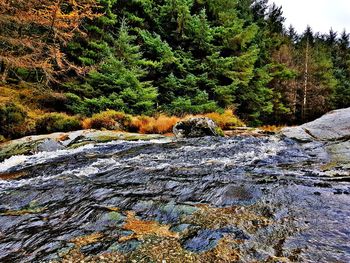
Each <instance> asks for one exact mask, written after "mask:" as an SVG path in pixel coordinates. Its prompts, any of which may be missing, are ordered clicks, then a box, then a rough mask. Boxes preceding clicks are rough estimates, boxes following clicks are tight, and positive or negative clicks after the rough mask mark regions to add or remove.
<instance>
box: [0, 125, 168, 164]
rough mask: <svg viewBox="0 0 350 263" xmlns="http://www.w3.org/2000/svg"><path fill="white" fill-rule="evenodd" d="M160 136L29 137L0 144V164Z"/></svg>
mask: <svg viewBox="0 0 350 263" xmlns="http://www.w3.org/2000/svg"><path fill="white" fill-rule="evenodd" d="M164 138H166V137H165V136H162V135H159V134H137V133H127V132H117V131H98V130H80V131H73V132H67V133H64V132H58V133H52V134H45V135H35V136H27V137H23V138H21V139H17V140H12V141H9V142H5V143H2V144H0V162H1V161H3V160H4V159H7V158H9V157H11V156H14V155H31V154H34V153H36V152H50V151H57V150H63V149H71V148H76V147H79V146H82V145H86V144H93V143H104V142H109V141H115V140H125V141H138V140H145V141H147V140H156V139H164Z"/></svg>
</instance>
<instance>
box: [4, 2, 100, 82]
mask: <svg viewBox="0 0 350 263" xmlns="http://www.w3.org/2000/svg"><path fill="white" fill-rule="evenodd" d="M96 6H97V5H96V1H95V0H79V1H75V0H40V1H38V0H16V1H11V0H1V1H0V28H1V29H2V30H0V40H1V43H2V44H1V46H0V62H2V66H1V67H3V69H2V72H3V73H2V79H3V80H5V79H6V77H7V72H8V70H9V69H11V68H23V69H29V70H40V71H41V72H42V73H43V74H44V76H45V77H46V79H47V80H48V81H49V80H53V75H55V74H58V73H62V72H64V71H66V70H69V69H73V70H75V71H76V72H78V73H79V72H80V73H81V72H82V71H84V70H83V69H82V68H79V67H77V66H76V65H73V64H72V63H70V62H69V61H68V60H67V59H66V58H65V56H64V55H63V52H62V51H61V50H62V48H63V47H64V46H66V44H67V43H68V42H69V41H70V40H71V39H72V38H73V37H74V35H76V34H84V32H82V31H81V30H80V25H81V23H82V21H83V20H84V19H92V18H94V17H96V16H97V15H96V14H94V12H93V9H94V8H95V7H96ZM67 7H68V8H67ZM67 10H69V11H67Z"/></svg>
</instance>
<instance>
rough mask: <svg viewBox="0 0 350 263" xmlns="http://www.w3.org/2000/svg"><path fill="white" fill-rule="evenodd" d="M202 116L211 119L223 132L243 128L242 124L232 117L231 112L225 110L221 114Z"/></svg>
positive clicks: (213, 113) (214, 113) (235, 117)
mask: <svg viewBox="0 0 350 263" xmlns="http://www.w3.org/2000/svg"><path fill="white" fill-rule="evenodd" d="M204 116H205V117H208V118H210V119H212V120H213V121H214V122H215V123H216V124H217V125H218V126H219V127H220V128H221V129H223V130H230V129H233V128H235V127H242V126H245V124H244V122H243V121H241V120H240V119H239V118H238V117H237V116H236V115H234V113H233V111H232V110H225V112H224V113H221V114H220V113H217V112H212V113H207V114H204Z"/></svg>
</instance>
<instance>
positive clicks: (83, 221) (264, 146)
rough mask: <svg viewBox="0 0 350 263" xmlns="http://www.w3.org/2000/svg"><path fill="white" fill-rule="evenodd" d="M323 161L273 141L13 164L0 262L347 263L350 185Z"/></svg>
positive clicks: (85, 153) (143, 148)
mask: <svg viewBox="0 0 350 263" xmlns="http://www.w3.org/2000/svg"><path fill="white" fill-rule="evenodd" d="M327 162H328V160H327V156H326V155H324V154H314V153H312V152H308V151H305V150H303V148H301V146H300V145H299V144H297V143H295V142H294V141H292V140H289V139H280V138H277V137H274V136H266V137H259V138H257V137H249V136H248V137H240V136H237V137H232V138H210V137H208V138H198V139H186V140H174V141H171V140H158V141H149V142H127V141H114V142H110V143H104V144H95V145H88V146H83V147H80V148H77V149H74V150H60V151H57V152H46V153H44V152H43V153H37V154H35V155H32V156H14V157H11V158H10V159H7V160H5V161H4V162H2V163H0V178H2V180H0V262H49V261H61V260H64V259H66V260H68V261H66V262H74V261H75V262H81V261H82V260H83V259H84V260H85V262H89V260H90V261H91V262H104V261H103V260H104V257H103V256H101V255H106V257H107V259H108V260H107V259H106V260H107V261H106V262H113V261H114V262H119V261H123V260H124V261H125V262H132V260H134V262H161V260H163V259H164V260H165V259H166V262H204V261H206V262H233V261H237V262H350V227H349V226H350V206H349V204H350V195H349V193H350V175H349V171H348V170H345V169H342V168H337V167H335V168H334V167H333V168H332V169H328V168H327V165H326V164H327ZM167 244H168V245H167ZM113 254H114V255H115V256H108V255H113ZM116 255H117V256H116ZM96 258H97V259H100V260H97V259H96ZM69 260H70V261H69ZM94 260H95V261H94ZM158 260H160V261H158Z"/></svg>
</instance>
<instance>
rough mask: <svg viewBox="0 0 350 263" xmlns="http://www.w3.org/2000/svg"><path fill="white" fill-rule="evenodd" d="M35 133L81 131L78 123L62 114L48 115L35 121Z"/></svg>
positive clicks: (75, 119)
mask: <svg viewBox="0 0 350 263" xmlns="http://www.w3.org/2000/svg"><path fill="white" fill-rule="evenodd" d="M35 128H36V131H37V133H52V132H66V131H74V130H79V129H81V124H80V121H79V120H78V119H77V118H76V117H73V116H68V115H67V114H64V113H48V114H45V115H44V116H43V117H41V118H39V119H38V120H37V121H36V126H35Z"/></svg>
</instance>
